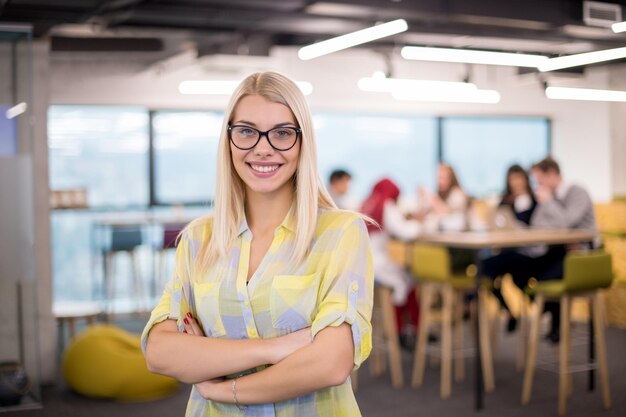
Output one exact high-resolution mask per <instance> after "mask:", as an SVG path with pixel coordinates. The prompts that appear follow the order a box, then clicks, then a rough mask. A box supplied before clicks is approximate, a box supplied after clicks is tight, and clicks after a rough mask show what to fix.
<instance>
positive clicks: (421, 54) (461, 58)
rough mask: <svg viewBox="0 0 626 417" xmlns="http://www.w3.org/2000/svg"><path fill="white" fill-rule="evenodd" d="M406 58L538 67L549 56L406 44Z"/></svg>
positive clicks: (404, 52)
mask: <svg viewBox="0 0 626 417" xmlns="http://www.w3.org/2000/svg"><path fill="white" fill-rule="evenodd" d="M400 54H401V55H402V57H403V58H404V59H411V60H418V61H437V62H458V63H464V64H485V65H505V66H512V67H538V66H539V65H541V64H542V63H544V62H546V61H547V60H548V59H549V58H548V57H547V56H543V55H528V54H514V53H509V52H491V51H479V50H472V49H452V48H429V47H424V46H405V47H403V48H402V50H401V51H400Z"/></svg>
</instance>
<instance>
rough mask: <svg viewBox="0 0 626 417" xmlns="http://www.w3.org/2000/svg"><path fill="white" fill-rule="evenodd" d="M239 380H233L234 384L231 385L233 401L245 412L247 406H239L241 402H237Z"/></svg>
mask: <svg viewBox="0 0 626 417" xmlns="http://www.w3.org/2000/svg"><path fill="white" fill-rule="evenodd" d="M237 378H239V377H236V378H233V383H232V385H231V387H232V390H233V400H235V405H236V406H237V408H238V409H239V410H240V411H243V410H245V409H246V406H245V405H241V404H239V400H237Z"/></svg>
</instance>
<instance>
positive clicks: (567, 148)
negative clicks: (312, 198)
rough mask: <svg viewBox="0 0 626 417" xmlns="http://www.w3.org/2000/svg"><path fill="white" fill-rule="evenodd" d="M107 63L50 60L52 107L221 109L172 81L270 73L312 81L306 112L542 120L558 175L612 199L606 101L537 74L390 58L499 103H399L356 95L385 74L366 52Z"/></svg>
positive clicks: (409, 73)
mask: <svg viewBox="0 0 626 417" xmlns="http://www.w3.org/2000/svg"><path fill="white" fill-rule="evenodd" d="M395 55H399V54H395ZM107 56H108V57H109V58H107V59H105V57H103V56H98V55H95V54H92V55H90V56H87V57H85V58H83V59H76V58H69V57H67V56H66V57H64V56H60V55H59V56H57V57H55V58H54V59H53V61H52V64H51V84H50V88H51V93H50V99H51V103H53V104H132V105H144V106H149V107H152V108H212V109H221V108H223V107H224V105H225V104H226V101H227V98H226V97H209V96H183V95H181V94H179V93H178V84H179V83H180V81H183V80H187V79H240V78H242V77H243V76H244V75H245V74H248V73H250V72H253V71H255V70H263V69H273V70H277V71H280V72H283V73H285V74H287V75H289V76H291V77H293V78H294V79H297V80H302V81H309V82H311V83H313V85H314V88H315V91H314V93H313V94H312V95H311V96H309V102H310V104H311V107H312V109H313V110H337V111H351V112H354V111H362V112H375V113H392V112H400V113H403V114H430V115H451V114H452V115H454V114H470V115H471V114H475V115H532V116H546V117H549V118H551V119H552V121H553V148H552V149H553V155H554V156H555V157H556V158H557V159H558V160H559V161H560V162H561V164H562V166H563V171H564V174H565V176H566V177H567V178H568V179H570V180H573V181H575V182H578V183H580V184H582V185H584V186H586V187H587V188H588V189H589V190H590V192H591V194H592V196H593V198H594V200H596V201H605V200H609V199H610V198H611V196H612V193H613V171H612V163H614V162H613V161H614V160H613V159H612V158H611V153H612V150H611V146H612V145H613V141H612V138H611V115H612V111H611V109H610V106H609V104H607V103H596V102H573V101H558V100H548V99H546V98H545V96H544V94H543V87H542V80H541V79H539V77H538V76H537V75H534V74H527V75H523V76H520V75H518V74H517V69H515V68H507V67H494V66H489V67H488V66H474V67H470V66H465V65H461V64H440V63H425V62H415V61H414V62H409V61H405V60H403V59H401V58H395V59H392V60H391V68H392V70H393V76H395V77H399V78H402V77H405V78H418V79H437V80H451V81H460V80H462V79H463V78H465V77H467V76H469V78H470V79H471V81H472V82H474V83H476V84H477V85H478V86H479V87H480V88H493V89H497V90H498V91H499V92H500V93H501V95H502V100H501V102H500V103H499V104H495V105H493V104H491V105H486V104H485V105H482V104H450V103H418V102H399V101H396V100H394V99H393V98H391V97H390V96H386V95H384V94H380V93H365V92H362V91H360V90H359V89H358V88H357V85H356V83H357V80H358V79H359V78H360V77H365V76H371V74H372V72H373V71H376V70H384V69H385V59H384V57H383V56H382V55H381V54H378V53H375V52H369V51H360V50H350V51H344V52H342V53H338V54H334V55H330V56H326V57H321V58H318V59H316V60H314V61H309V62H303V61H300V60H299V59H298V58H297V57H296V55H295V50H294V49H290V48H280V49H276V50H275V51H274V52H273V55H272V56H271V57H269V58H246V57H223V56H222V57H207V58H205V59H203V60H201V61H200V62H199V63H197V62H195V60H194V58H193V56H191V55H189V54H182V55H180V56H179V57H176V58H175V59H172V60H170V61H167V62H161V63H159V64H156V65H154V64H152V65H146V64H144V63H142V62H141V61H140V60H138V59H136V60H130V59H129V57H126V59H123V60H122V59H119V60H117V61H113V60H112V59H111V58H110V55H107ZM118 58H121V57H118ZM555 82H556V81H555ZM558 82H559V83H560V85H572V86H573V85H578V86H589V87H594V88H606V87H607V86H608V83H609V74H608V70H606V69H602V68H596V69H590V70H588V71H587V74H586V75H585V76H581V77H576V78H572V79H566V80H558Z"/></svg>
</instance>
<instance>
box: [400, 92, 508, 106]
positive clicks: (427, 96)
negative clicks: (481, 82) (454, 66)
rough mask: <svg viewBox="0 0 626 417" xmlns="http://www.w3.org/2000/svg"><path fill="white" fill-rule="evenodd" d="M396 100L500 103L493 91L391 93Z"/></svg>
mask: <svg viewBox="0 0 626 417" xmlns="http://www.w3.org/2000/svg"><path fill="white" fill-rule="evenodd" d="M391 95H392V96H393V98H395V99H396V100H410V101H434V102H446V103H484V104H495V103H498V102H500V93H498V92H497V91H495V90H475V91H450V90H441V91H426V92H421V93H417V92H412V91H403V90H399V91H394V92H392V93H391Z"/></svg>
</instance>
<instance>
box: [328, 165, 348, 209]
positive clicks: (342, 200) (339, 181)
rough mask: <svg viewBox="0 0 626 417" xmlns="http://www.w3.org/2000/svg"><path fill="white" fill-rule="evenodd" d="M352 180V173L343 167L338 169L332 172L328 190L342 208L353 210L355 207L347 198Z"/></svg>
mask: <svg viewBox="0 0 626 417" xmlns="http://www.w3.org/2000/svg"><path fill="white" fill-rule="evenodd" d="M351 181H352V175H350V173H349V172H348V171H345V170H343V169H336V170H334V171H333V172H331V173H330V178H329V180H328V184H329V187H328V191H329V193H330V196H331V198H332V199H333V201H334V202H335V204H336V205H337V207H338V208H340V209H342V210H351V209H353V208H354V207H351V205H350V203H349V202H348V200H347V197H348V191H349V190H350V182H351Z"/></svg>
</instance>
